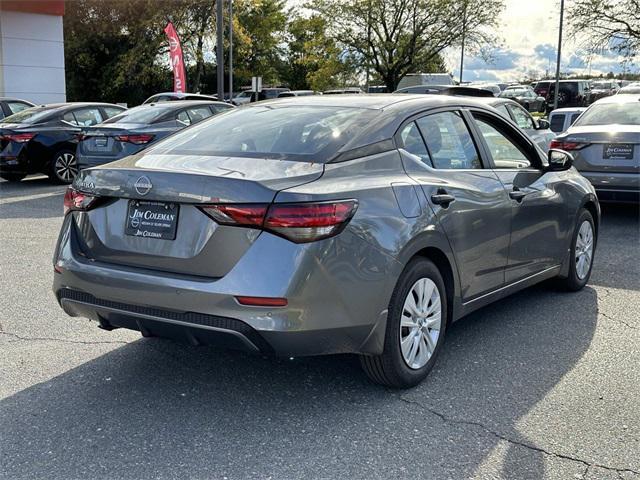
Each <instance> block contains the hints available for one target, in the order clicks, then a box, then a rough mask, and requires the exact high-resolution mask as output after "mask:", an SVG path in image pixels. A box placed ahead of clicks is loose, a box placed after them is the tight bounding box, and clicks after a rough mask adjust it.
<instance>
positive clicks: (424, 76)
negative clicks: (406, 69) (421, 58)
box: [398, 73, 455, 90]
mask: <svg viewBox="0 0 640 480" xmlns="http://www.w3.org/2000/svg"><path fill="white" fill-rule="evenodd" d="M417 85H455V82H454V81H453V78H452V77H451V75H449V74H448V73H408V74H407V75H405V76H404V77H402V79H400V82H399V83H398V90H400V89H402V88H405V87H414V86H417Z"/></svg>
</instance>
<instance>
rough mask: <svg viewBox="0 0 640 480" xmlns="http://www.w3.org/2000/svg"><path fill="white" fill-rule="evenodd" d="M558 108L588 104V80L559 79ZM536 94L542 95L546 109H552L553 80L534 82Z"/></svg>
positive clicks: (553, 97) (553, 96)
mask: <svg viewBox="0 0 640 480" xmlns="http://www.w3.org/2000/svg"><path fill="white" fill-rule="evenodd" d="M558 90H559V94H558V108H565V107H586V106H587V105H589V98H590V90H589V81H588V80H560V84H559V88H558ZM534 91H535V92H536V94H537V95H540V96H541V97H544V98H545V100H546V102H547V110H551V109H553V105H554V99H555V93H554V92H555V80H544V81H540V82H538V83H537V84H536V88H535V89H534Z"/></svg>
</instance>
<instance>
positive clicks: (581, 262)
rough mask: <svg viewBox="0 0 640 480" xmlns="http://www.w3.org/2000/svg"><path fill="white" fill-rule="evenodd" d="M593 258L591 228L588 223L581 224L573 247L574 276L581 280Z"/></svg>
mask: <svg viewBox="0 0 640 480" xmlns="http://www.w3.org/2000/svg"><path fill="white" fill-rule="evenodd" d="M592 257H593V227H592V226H591V223H590V222H588V221H586V220H585V221H584V222H582V224H581V225H580V228H579V229H578V236H577V237H576V245H575V262H576V275H577V276H578V278H579V279H580V280H583V279H584V278H585V277H586V276H587V274H588V273H589V269H590V268H591V259H592Z"/></svg>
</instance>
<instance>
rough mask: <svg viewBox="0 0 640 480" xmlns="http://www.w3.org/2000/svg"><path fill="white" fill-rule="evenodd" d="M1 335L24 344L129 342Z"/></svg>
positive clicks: (2, 332)
mask: <svg viewBox="0 0 640 480" xmlns="http://www.w3.org/2000/svg"><path fill="white" fill-rule="evenodd" d="M0 335H7V336H8V337H12V338H15V339H16V340H14V341H23V342H60V343H76V344H81V345H101V344H116V345H126V344H127V343H129V342H125V341H122V340H102V341H93V342H90V341H84V340H68V339H65V338H55V337H22V336H20V335H17V334H15V333H11V332H5V331H2V330H0Z"/></svg>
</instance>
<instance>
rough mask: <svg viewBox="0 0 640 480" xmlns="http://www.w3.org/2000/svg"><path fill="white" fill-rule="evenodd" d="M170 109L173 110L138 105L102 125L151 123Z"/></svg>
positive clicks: (170, 107)
mask: <svg viewBox="0 0 640 480" xmlns="http://www.w3.org/2000/svg"><path fill="white" fill-rule="evenodd" d="M171 109H173V107H172V106H164V105H163V106H158V105H140V106H139V107H134V108H131V109H129V110H125V111H124V112H122V113H121V114H119V115H116V116H115V117H111V118H110V119H109V120H106V121H105V122H103V123H146V124H148V123H153V122H154V121H155V120H157V119H158V118H160V117H161V116H162V115H164V114H165V113H167V112H168V111H169V110H171Z"/></svg>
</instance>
